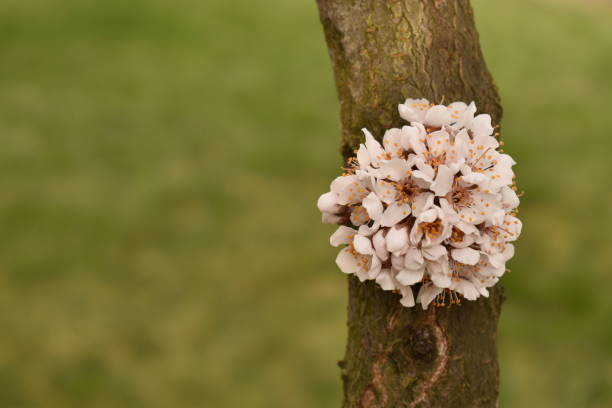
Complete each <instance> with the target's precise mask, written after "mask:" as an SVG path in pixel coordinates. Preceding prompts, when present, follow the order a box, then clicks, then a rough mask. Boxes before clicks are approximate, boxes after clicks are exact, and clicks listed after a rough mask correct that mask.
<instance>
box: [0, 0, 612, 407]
mask: <svg viewBox="0 0 612 408" xmlns="http://www.w3.org/2000/svg"><path fill="white" fill-rule="evenodd" d="M473 3H474V7H475V10H476V15H477V23H478V27H479V30H480V33H481V40H482V44H483V48H484V52H485V56H486V58H487V61H488V63H489V66H490V68H491V71H492V73H493V75H494V76H495V78H496V81H497V83H498V85H499V88H500V91H501V94H502V97H503V101H504V107H505V120H504V132H505V139H506V142H507V146H506V147H507V151H508V152H509V153H511V154H512V155H513V156H514V157H515V158H516V159H517V161H518V162H519V166H518V168H517V171H518V173H519V181H520V185H521V187H522V188H523V189H524V190H525V191H526V195H525V197H524V199H523V204H522V208H521V216H522V219H523V221H524V223H525V229H524V233H523V237H522V239H521V241H520V243H519V245H518V249H517V256H516V258H515V260H513V261H512V263H511V265H510V267H511V268H512V270H513V272H512V273H510V274H509V275H507V276H506V277H505V278H504V282H505V286H506V294H507V297H508V300H507V302H506V303H505V307H504V312H503V316H502V320H501V327H500V336H499V340H500V361H501V369H502V389H501V406H502V407H539V408H548V407H551V408H552V407H555V408H570V407H571V408H575V407H589V408H591V407H592V408H603V407H609V406H611V405H612V325H611V324H610V322H611V321H612V297H611V296H610V292H608V289H609V288H610V286H611V285H612V252H611V248H612V235H611V234H610V231H611V230H612V205H611V203H612V189H611V187H612V182H611V181H610V177H611V176H612V160H611V159H610V153H612V140H611V139H610V137H611V136H612V134H611V131H610V129H611V127H610V124H609V121H610V112H609V111H610V108H609V106H608V105H609V104H610V96H611V95H612V8H611V7H609V6H606V5H605V3H602V2H593V3H590V2H571V1H564V2H555V1H552V0H515V1H511V2H509V1H498V0H474V2H473ZM0 61H1V63H0V140H1V141H2V147H1V148H0V167H1V170H2V171H1V173H0V178H1V180H2V184H1V185H2V188H1V189H0V225H2V230H3V233H2V235H1V236H0V259H1V260H2V261H1V263H0V265H1V270H0V328H1V332H0V333H1V334H0V407H3V408H4V407H6V408H19V407H49V408H56V407H58V408H59V407H130V408H132V407H215V408H217V407H223V408H226V407H227V408H233V407H240V408H243V407H249V408H251V407H253V408H264V407H265V408H271V407H282V408H285V407H292V408H302V407H303V408H306V407H308V408H311V407H338V406H339V403H340V398H341V396H340V380H339V372H338V369H337V367H336V364H335V363H336V361H337V360H338V359H339V358H341V356H342V354H343V351H344V350H343V347H344V342H345V336H346V330H345V325H344V322H345V304H346V289H345V286H346V283H345V278H344V277H343V276H342V274H341V273H340V272H339V271H337V270H336V267H335V265H334V263H333V259H334V256H335V254H334V252H335V251H334V249H333V248H329V247H328V245H327V237H328V235H329V233H330V232H331V230H332V228H331V227H329V226H322V225H319V215H318V214H317V211H316V207H315V205H314V203H315V200H316V198H317V196H318V195H319V194H320V193H321V192H324V191H325V189H326V187H327V185H328V182H329V180H331V178H332V177H334V176H335V175H336V173H337V172H338V167H339V164H340V163H339V154H338V144H339V120H338V106H337V102H336V98H335V90H334V85H333V79H332V75H331V69H330V64H329V61H328V57H327V51H326V48H325V44H324V40H323V36H322V32H321V28H320V26H319V22H318V16H317V13H316V8H315V3H314V1H313V0H294V1H283V0H262V1H259V2H253V1H246V0H235V1H232V2H227V1H223V0H206V1H204V2H202V1H196V0H175V1H170V0H146V1H145V0H130V1H125V0H50V1H42V0H38V1H21V0H3V1H2V2H1V3H0Z"/></svg>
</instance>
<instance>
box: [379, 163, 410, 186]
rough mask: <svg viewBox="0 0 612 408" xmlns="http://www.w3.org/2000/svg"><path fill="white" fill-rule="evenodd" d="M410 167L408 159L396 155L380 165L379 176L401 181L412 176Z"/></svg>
mask: <svg viewBox="0 0 612 408" xmlns="http://www.w3.org/2000/svg"><path fill="white" fill-rule="evenodd" d="M410 167H411V166H410V165H409V164H408V162H406V160H404V159H400V158H398V157H394V158H393V159H391V160H389V161H387V162H385V163H383V164H382V165H381V166H380V170H379V171H378V176H379V177H380V178H387V179H390V180H393V181H401V180H403V179H405V178H407V177H409V176H410V173H411V170H410Z"/></svg>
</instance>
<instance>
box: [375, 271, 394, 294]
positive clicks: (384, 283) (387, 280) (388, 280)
mask: <svg viewBox="0 0 612 408" xmlns="http://www.w3.org/2000/svg"><path fill="white" fill-rule="evenodd" d="M376 283H378V285H379V286H380V287H381V288H382V289H383V290H393V289H395V283H394V282H393V278H392V277H391V270H390V269H383V270H381V271H380V273H379V274H378V276H377V277H376Z"/></svg>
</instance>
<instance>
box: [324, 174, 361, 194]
mask: <svg viewBox="0 0 612 408" xmlns="http://www.w3.org/2000/svg"><path fill="white" fill-rule="evenodd" d="M357 181H359V179H358V178H357V176H355V175H350V176H340V177H336V178H335V179H334V181H332V182H331V185H330V190H331V192H332V193H335V194H340V193H342V192H343V191H344V190H346V189H347V188H348V186H349V185H351V184H353V183H355V182H357Z"/></svg>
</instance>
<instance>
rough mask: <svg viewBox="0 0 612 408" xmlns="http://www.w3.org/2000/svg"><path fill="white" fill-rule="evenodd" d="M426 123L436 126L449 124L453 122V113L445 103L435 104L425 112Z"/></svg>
mask: <svg viewBox="0 0 612 408" xmlns="http://www.w3.org/2000/svg"><path fill="white" fill-rule="evenodd" d="M425 123H426V124H427V125H429V126H434V127H442V126H444V125H448V124H450V123H451V113H450V112H449V110H448V108H447V107H446V106H444V105H436V106H433V107H431V108H430V109H429V110H428V111H427V113H426V114H425Z"/></svg>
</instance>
